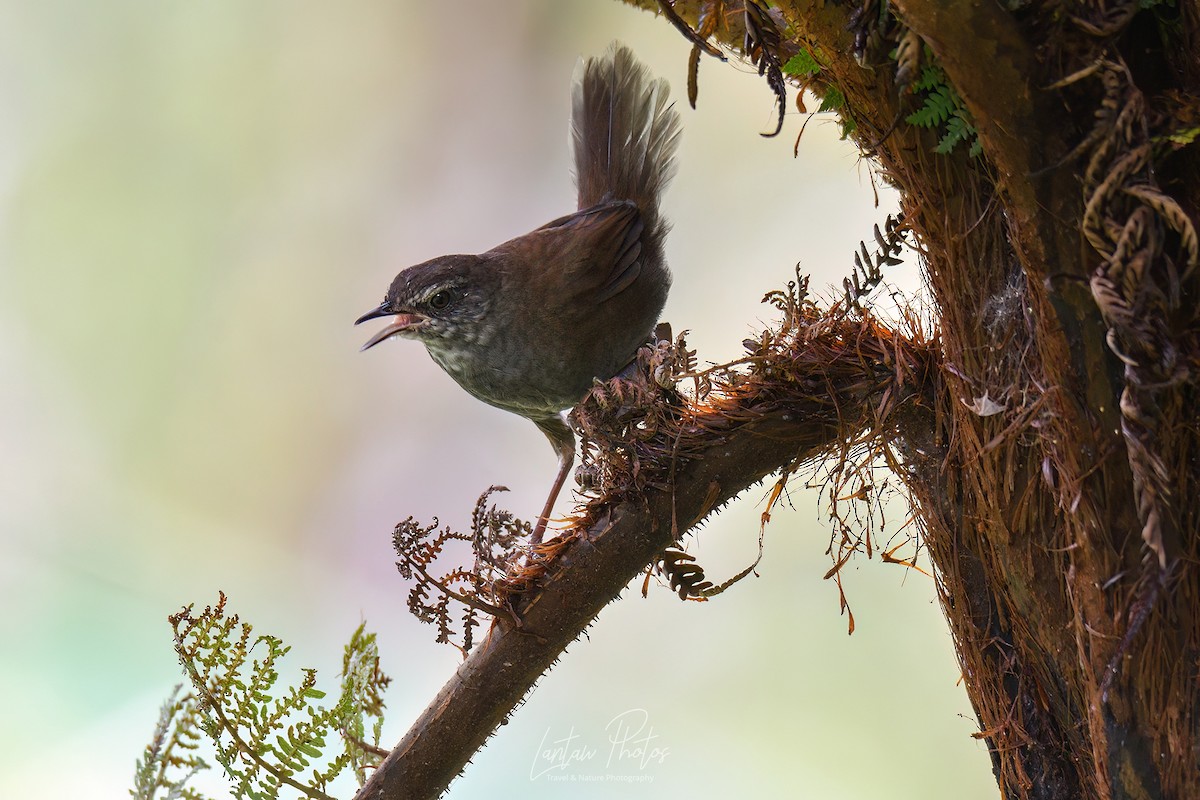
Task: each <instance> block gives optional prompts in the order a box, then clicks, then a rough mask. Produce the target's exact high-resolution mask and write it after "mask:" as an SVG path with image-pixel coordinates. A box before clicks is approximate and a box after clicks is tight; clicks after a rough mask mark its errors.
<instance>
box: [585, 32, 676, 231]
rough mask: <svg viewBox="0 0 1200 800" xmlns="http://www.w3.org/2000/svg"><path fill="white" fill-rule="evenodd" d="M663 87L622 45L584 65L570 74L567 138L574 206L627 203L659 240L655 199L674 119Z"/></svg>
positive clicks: (669, 159) (664, 179)
mask: <svg viewBox="0 0 1200 800" xmlns="http://www.w3.org/2000/svg"><path fill="white" fill-rule="evenodd" d="M668 95H669V88H668V86H667V82H666V81H665V80H664V79H662V78H658V79H655V78H653V77H651V75H650V71H649V70H648V69H647V68H646V67H645V66H644V65H643V64H641V63H639V62H638V61H637V59H636V58H635V57H634V55H633V51H632V50H630V49H629V48H628V47H625V46H624V45H621V44H618V43H615V42H614V43H613V45H612V46H611V47H609V49H608V52H606V53H605V54H604V55H602V56H595V57H592V58H589V59H587V60H586V61H584V62H583V64H582V65H581V67H580V69H579V70H577V71H576V77H575V90H574V96H573V107H572V119H571V139H572V145H573V150H574V153H575V183H576V186H577V187H578V188H579V208H581V209H584V208H589V207H591V206H593V205H596V204H597V203H600V202H603V201H605V200H632V201H634V202H635V203H637V205H638V209H639V210H640V211H641V213H642V218H643V222H644V223H645V225H646V230H647V231H649V232H653V233H657V234H658V235H659V236H658V237H655V238H659V237H661V235H662V234H663V233H665V231H664V230H660V219H659V213H658V198H659V194H660V193H661V192H662V191H663V189H665V188H666V185H667V183H668V182H670V180H671V177H672V176H673V175H674V174H675V165H674V155H675V148H676V145H677V144H678V140H679V114H678V112H677V111H676V110H675V108H674V106H673V105H672V104H671V102H670V99H669V97H668Z"/></svg>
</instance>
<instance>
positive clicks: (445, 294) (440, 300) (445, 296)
mask: <svg viewBox="0 0 1200 800" xmlns="http://www.w3.org/2000/svg"><path fill="white" fill-rule="evenodd" d="M453 299H454V296H453V295H452V294H450V290H449V289H442V290H441V291H440V292H438V293H437V294H435V295H434V296H433V297H431V298H429V307H430V308H432V309H433V310H434V311H441V310H442V309H444V308H446V307H447V306H449V305H450V301H451V300H453Z"/></svg>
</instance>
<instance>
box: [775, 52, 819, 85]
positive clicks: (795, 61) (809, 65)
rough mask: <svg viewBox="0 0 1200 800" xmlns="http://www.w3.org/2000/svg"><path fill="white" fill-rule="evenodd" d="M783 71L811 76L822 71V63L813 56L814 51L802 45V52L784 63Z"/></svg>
mask: <svg viewBox="0 0 1200 800" xmlns="http://www.w3.org/2000/svg"><path fill="white" fill-rule="evenodd" d="M783 71H784V72H786V73H787V74H788V75H794V76H796V77H798V78H809V77H812V76H813V75H816V74H817V73H818V72H820V71H821V65H820V64H818V63H817V60H816V59H815V58H813V56H812V53H810V52H808V50H807V49H805V48H803V47H801V48H800V52H798V53H796V55H794V56H792V57H791V58H789V59H788V61H787V63H786V64H784V65H783Z"/></svg>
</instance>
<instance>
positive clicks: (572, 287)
mask: <svg viewBox="0 0 1200 800" xmlns="http://www.w3.org/2000/svg"><path fill="white" fill-rule="evenodd" d="M680 128H681V125H680V120H679V113H678V111H676V109H675V107H674V105H673V103H672V102H671V100H670V93H669V87H668V84H667V82H666V80H665V79H663V78H655V77H653V76H652V75H651V73H650V70H649V69H648V68H647V67H646V66H645V65H643V64H642V63H640V62H639V61H638V60H637V58H636V57H635V56H634V54H633V51H632V50H630V49H629V48H628V47H627V46H624V45H622V44H620V43H617V42H614V43H613V44H612V46H610V47H609V48H608V50H607V51H606V52H605V53H604V54H602V55H599V56H593V57H591V58H588V59H586V60H584V61H583V62H582V63H581V64H580V65H579V67H577V69H576V73H575V76H574V79H573V90H572V109H571V127H570V139H571V144H572V151H573V159H574V177H575V186H576V189H577V195H578V203H577V210H576V211H574V212H572V213H570V214H566V215H564V216H561V217H558V218H557V219H554V220H551V221H550V222H548V223H546V224H545V225H542V226H541V227H539V228H536V229H534V230H533V231H530V232H529V233H526V234H524V235H522V236H518V237H516V238H515V239H511V240H509V241H507V242H504V243H503V244H500V245H497V246H496V247H494V248H492V249H491V250H488V251H487V252H485V253H479V254H456V255H447V256H441V257H439V258H434V259H431V260H429V261H426V262H424V263H421V264H417V265H415V266H411V267H408V268H406V269H404V270H403V271H401V272H400V273H399V274H398V275H397V276H396V278H395V280H393V281H392V283H391V286H390V287H389V288H388V290H387V294H386V295H385V297H384V299H383V302H382V303H380V304H379V306H378V307H376V308H374V309H372V310H370V311H368V312H367V313H366V314H363V315H362V316H361V317H359V318H358V320H357V321H356V322H355V323H354V324H355V325H359V324H361V323H364V322H367V321H369V320H374V319H380V318H383V317H391V318H392V319H391V321H390V322H389V323H388V324H387V325H386V326H385V327H384V328H383V329H381V330H380V331H378V332H377V333H376V334H375V335H373V336H371V338H370V339H368V340H367V342H366V344H364V345H363V346H362V349H363V350H367V349H369V348H372V347H374V346H375V345H377V344H379V343H380V342H383V341H385V340H387V339H393V338H402V339H415V340H417V341H419V342H421V343H423V344H424V345H425V348H426V349H427V350H428V352H429V355H430V356H431V357H432V358H433V360H434V361H435V362H436V363H437V364H438V366H440V367H441V368H442V369H443V370H445V371H446V373H447V374H449V375H450V377H451V378H453V379H454V380H455V381H456V382H457V383H458V384H459V386H461V387H462V388H463V389H465V390H466V391H467V392H468V393H470V394H471V395H473V396H474V397H476V398H478V399H480V400H482V401H483V402H485V403H488V404H490V405H492V406H495V407H497V408H501V409H504V410H505V411H509V412H512V413H514V414H519V415H520V416H522V417H525V418H526V419H529V420H531V421H532V422H533V424H534V425H536V426H537V427H538V429H539V430H541V432H542V433H543V434H545V436H546V438H547V439H548V440H549V442H550V445H551V447H552V448H553V449H554V452H555V454H556V455H557V456H558V473H557V475H556V476H555V479H554V484H553V486H552V488H551V490H550V496H549V497H548V499H547V500H546V503H545V506H544V508H543V509H542V512H541V513H540V514H539V516H538V520H537V523H536V525H535V526H534V528H533V530H532V531H531V535H530V543H531V544H532V545H537V544H539V543H540V542H541V540H542V536H543V533H544V532H545V529H546V525H547V523H548V521H549V519H550V514H551V512H552V511H553V508H554V503H555V500H556V499H557V497H558V494H559V492H560V491H561V489H562V486H563V484H564V483H565V481H566V478H567V475H568V474H569V473H570V470H571V466H572V464H573V463H574V460H575V435H574V432H573V431H572V430H571V427H570V425H569V424H568V418H567V412H568V411H569V410H570V409H571V408H573V407H574V406H575V405H576V404H577V403H578V402H579V401H580V400H581V399H582V398H583V397H584V395H585V394H586V393H587V392H588V390H589V389H590V388H591V387H592V385H593V383H594V382H595V381H597V380H599V381H604V380H608V379H610V378H612V377H613V376H615V375H617V374H618V373H619V372H620V371H621V370H622V369H623V368H625V367H626V366H628V365H629V364H631V363H632V362H633V360H634V359H635V357H636V354H637V350H638V348H639V347H640V346H641V345H642V344H643V343H645V342H646V341H647V339H648V337H649V336H650V333H651V331H652V330H653V328H654V327H655V324H656V322H657V321H658V318H659V315H660V314H661V312H662V309H663V306H664V304H665V303H666V299H667V293H668V291H669V289H670V286H671V273H670V270H669V269H668V267H667V262H666V256H665V253H664V245H665V240H666V235H667V231H668V228H669V227H670V226H669V223H668V221H667V220H666V219H665V218H664V217H663V214H662V213H661V210H660V208H659V201H660V196H661V194H662V193H663V191H664V190H665V189H666V187H667V185H668V184H669V183H670V181H671V178H672V177H673V176H674V172H675V163H674V161H675V153H676V150H677V147H678V141H679V134H680Z"/></svg>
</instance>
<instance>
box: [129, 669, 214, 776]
mask: <svg viewBox="0 0 1200 800" xmlns="http://www.w3.org/2000/svg"><path fill="white" fill-rule="evenodd" d="M182 688H183V684H179V685H178V686H176V687H175V689H174V691H172V692H171V696H170V697H168V698H167V701H166V702H165V703H163V705H162V710H161V711H159V714H158V724H157V725H155V726H154V737H153V738H152V739H151V740H150V744H148V745H146V750H145V752H144V753H143V754H142V757H141V758H139V759H138V761H137V769H136V770H135V772H134V775H133V789H131V790H130V792H129V794H130V795H131V796H132V797H134V798H135V799H136V800H156V798H157V797H159V794H158V791H159V790H160V789H161V790H163V791H164V792H165V794H164V795H162V796H163V797H164V798H166V800H173V798H180V800H205V797H204V795H202V794H200V793H199V792H198V791H196V790H195V789H192V788H190V787H188V786H187V783H188V781H190V780H191V779H192V777H193V776H194V775H195V774H196V773H198V772H203V771H204V770H206V769H208V768H209V764H208V762H206V761H205V760H204V759H203V758H201V757H200V756H199V755H197V753H196V750H197V749H198V748H199V746H200V742H201V740H202V738H203V737H202V736H201V731H200V725H201V722H200V715H199V710H198V709H197V707H196V696H195V695H193V694H191V693H190V692H189V693H188V694H185V695H183V696H182V697H180V696H179V691H180V689H182Z"/></svg>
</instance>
